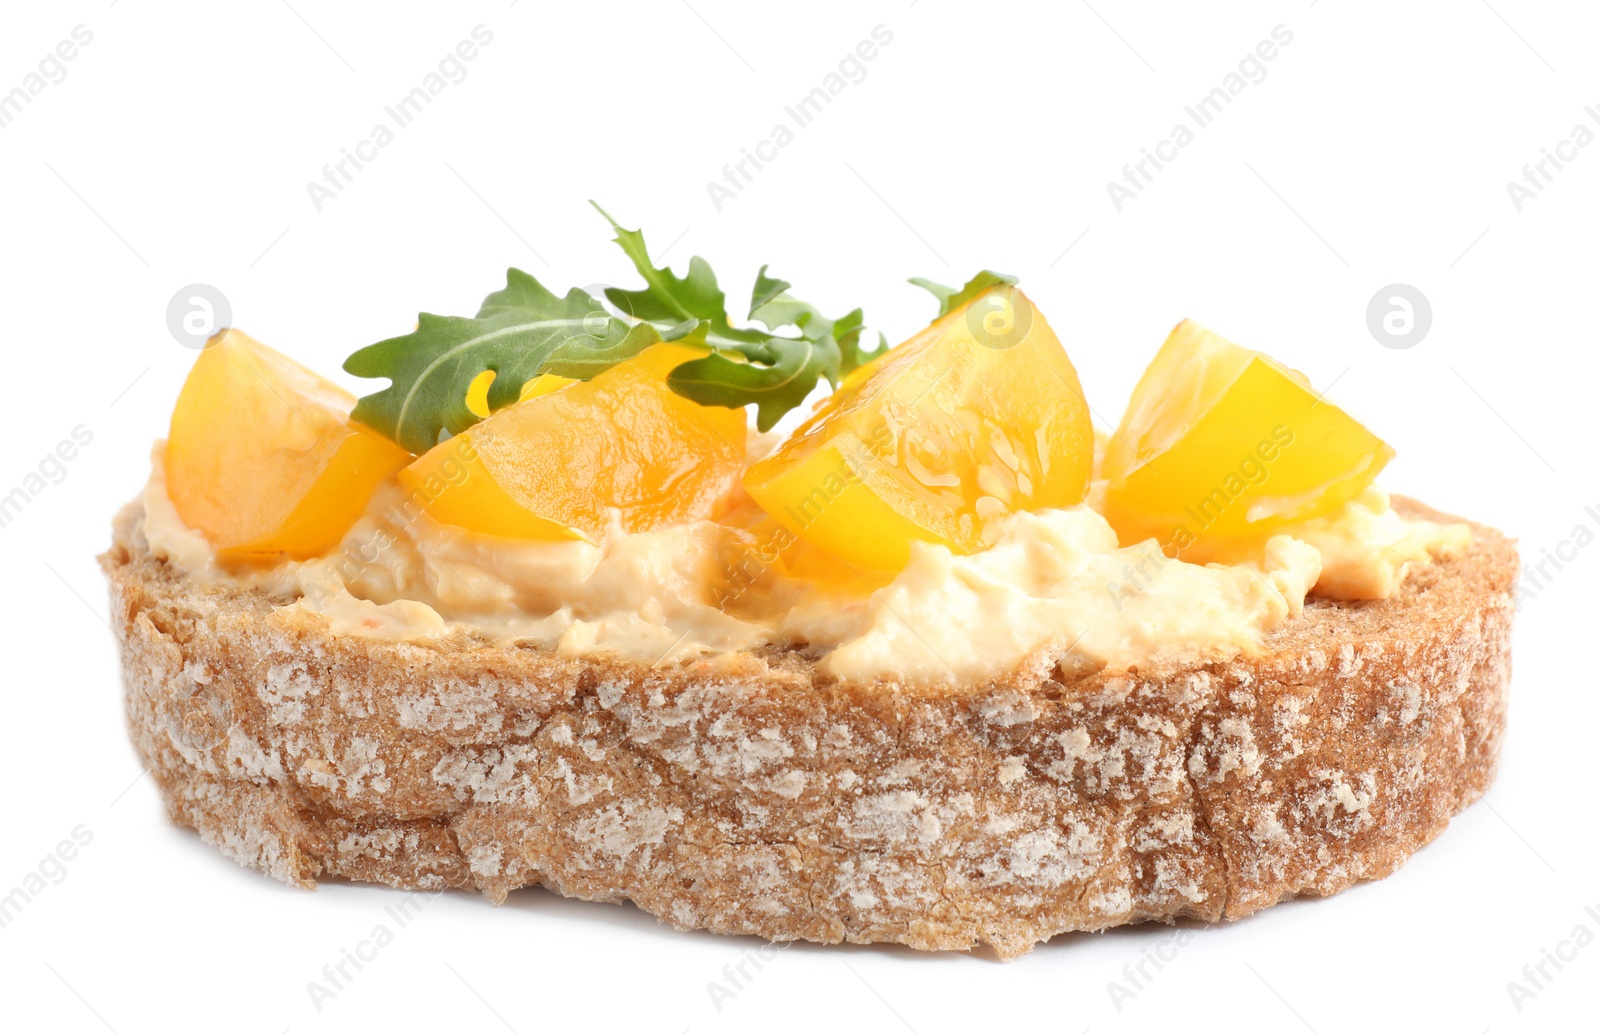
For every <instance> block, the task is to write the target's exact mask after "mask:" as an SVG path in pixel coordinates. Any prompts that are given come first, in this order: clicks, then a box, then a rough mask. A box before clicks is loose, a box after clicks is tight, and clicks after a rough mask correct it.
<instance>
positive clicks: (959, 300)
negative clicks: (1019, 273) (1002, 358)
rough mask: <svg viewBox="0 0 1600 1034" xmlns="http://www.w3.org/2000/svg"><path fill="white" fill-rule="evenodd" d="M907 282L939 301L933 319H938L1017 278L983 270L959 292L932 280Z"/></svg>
mask: <svg viewBox="0 0 1600 1034" xmlns="http://www.w3.org/2000/svg"><path fill="white" fill-rule="evenodd" d="M908 282H909V283H912V284H915V285H916V286H918V287H920V288H922V289H923V290H925V291H928V292H929V293H931V294H932V295H933V296H934V297H935V298H937V299H939V315H938V316H935V317H934V319H939V318H940V317H942V316H948V315H949V314H950V313H951V311H952V310H955V309H959V308H960V307H961V306H963V305H965V304H966V303H967V302H969V301H971V300H972V299H974V298H976V297H977V296H978V295H980V294H982V293H983V292H985V291H987V290H988V289H989V288H991V287H997V286H999V285H1000V284H1015V283H1016V282H1017V278H1016V277H1014V276H1007V275H1006V274H1005V273H996V272H994V271H993V270H989V269H984V270H979V272H978V275H977V276H975V277H973V278H972V279H971V280H968V281H967V283H966V286H965V287H962V288H960V289H959V290H958V289H956V288H954V287H946V286H944V285H943V284H936V283H934V282H933V281H932V280H924V279H923V278H922V277H920V276H914V277H912V278H911V279H910V281H908Z"/></svg>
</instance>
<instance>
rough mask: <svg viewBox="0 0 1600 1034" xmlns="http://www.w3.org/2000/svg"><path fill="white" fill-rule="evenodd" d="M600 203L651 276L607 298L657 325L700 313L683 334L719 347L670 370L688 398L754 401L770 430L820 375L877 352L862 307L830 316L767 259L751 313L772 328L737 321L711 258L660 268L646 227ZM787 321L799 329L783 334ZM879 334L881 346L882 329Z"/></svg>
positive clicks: (832, 380)
mask: <svg viewBox="0 0 1600 1034" xmlns="http://www.w3.org/2000/svg"><path fill="white" fill-rule="evenodd" d="M591 204H593V202H591ZM594 207H595V210H596V211H598V212H599V213H600V214H601V215H603V216H605V218H606V221H607V222H609V223H610V224H611V228H612V229H613V230H614V231H616V235H617V236H616V242H617V244H618V245H619V246H620V247H621V248H622V250H623V253H624V254H626V255H627V256H628V258H629V260H631V261H632V262H633V266H634V268H635V269H637V270H638V271H639V275H640V276H641V277H643V278H644V281H645V286H644V287H643V288H640V289H638V290H631V291H630V290H623V289H621V288H615V287H613V288H608V289H607V290H606V297H607V298H609V299H610V300H611V302H612V303H613V304H615V305H616V306H618V307H619V308H621V309H623V310H624V311H626V312H629V313H631V314H632V315H634V316H636V317H638V318H640V319H644V320H651V321H655V322H657V324H658V326H659V325H661V324H662V323H663V322H664V321H667V320H674V321H676V320H682V321H688V320H697V321H699V326H698V327H697V328H696V329H695V330H694V331H693V332H692V333H689V334H687V335H686V336H684V338H683V339H684V340H693V341H697V342H701V343H704V344H706V345H708V346H710V347H711V348H712V349H714V351H713V353H712V354H711V355H709V356H706V357H704V358H701V359H693V360H690V361H688V362H686V363H683V364H681V365H679V366H678V367H677V368H676V369H674V370H673V371H672V374H671V375H670V376H669V377H668V379H667V384H668V385H669V386H670V387H671V388H672V389H673V390H674V391H676V392H677V393H678V394H680V395H682V396H684V397H685V398H689V399H693V400H694V401H696V402H699V403H700V404H702V405H709V406H729V407H735V408H737V407H742V406H747V405H751V404H754V405H755V406H756V423H757V426H758V427H760V428H761V429H762V430H767V429H768V428H770V427H771V426H772V425H773V424H774V423H776V422H777V420H778V418H779V417H781V416H782V415H783V414H784V413H786V412H788V411H789V410H790V409H793V408H794V407H795V406H797V405H799V404H800V403H801V401H802V400H804V399H805V397H806V396H807V395H809V394H810V393H811V391H812V389H813V388H815V387H816V384H817V380H818V378H825V379H826V380H827V381H828V383H829V384H837V383H838V380H839V377H840V375H841V374H842V373H848V372H849V371H850V370H852V369H854V368H855V367H856V366H858V365H860V363H861V362H863V361H865V360H866V359H868V358H871V357H872V356H873V355H876V354H877V352H871V353H863V352H862V351H861V349H860V347H859V346H860V337H861V331H862V324H863V316H862V313H861V310H860V309H855V310H852V311H851V312H849V313H847V314H846V315H844V316H842V317H840V318H839V319H830V318H828V317H827V316H824V315H823V314H822V312H821V310H819V309H818V308H817V307H816V306H814V305H812V304H810V303H809V302H803V301H801V300H800V299H798V298H795V297H794V296H793V295H791V294H790V293H789V288H790V286H791V285H790V283H789V282H788V281H787V280H781V279H779V278H777V277H773V276H769V275H768V273H767V267H766V266H762V267H761V269H760V271H759V272H758V273H757V274H756V282H755V286H754V287H753V289H752V290H751V292H750V319H751V320H752V321H754V322H758V323H760V324H762V325H763V327H764V328H765V329H763V328H762V327H754V326H751V327H735V326H734V325H733V323H732V322H731V321H730V320H729V318H728V312H727V296H726V295H725V294H724V293H723V291H722V288H721V287H720V286H718V284H717V278H716V274H715V273H713V272H712V270H711V266H710V265H709V264H708V263H707V262H706V261H705V260H704V259H702V258H700V257H699V256H696V257H694V258H692V259H690V260H689V270H688V275H686V276H682V277H680V276H678V275H677V274H675V273H673V272H672V270H671V269H667V268H658V267H656V266H654V265H652V264H651V260H650V251H649V248H647V247H646V245H645V241H644V235H643V233H641V232H640V231H638V230H626V229H623V228H622V226H620V225H619V224H618V223H617V221H616V220H615V219H612V218H611V216H610V215H609V214H608V213H607V212H606V210H605V209H603V208H601V207H600V206H599V205H595V206H594ZM784 327H794V328H795V329H796V330H797V331H798V332H799V333H798V335H793V334H783V333H779V330H780V329H781V328H784ZM678 329H679V328H673V332H677V331H678ZM662 333H663V335H664V336H665V335H666V334H668V331H666V330H663V331H662ZM669 339H670V338H669ZM879 340H880V349H881V347H882V335H879Z"/></svg>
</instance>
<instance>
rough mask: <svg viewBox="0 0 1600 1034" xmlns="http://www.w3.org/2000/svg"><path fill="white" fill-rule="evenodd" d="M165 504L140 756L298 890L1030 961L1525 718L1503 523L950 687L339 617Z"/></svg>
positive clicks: (136, 633) (1325, 858)
mask: <svg viewBox="0 0 1600 1034" xmlns="http://www.w3.org/2000/svg"><path fill="white" fill-rule="evenodd" d="M1396 507H1397V508H1398V509H1401V510H1402V512H1406V513H1409V514H1414V515H1419V516H1425V517H1430V518H1433V519H1441V520H1442V519H1453V518H1445V517H1443V515H1440V514H1437V513H1434V512H1433V511H1430V510H1428V509H1426V508H1425V507H1422V506H1420V505H1419V504H1416V503H1413V502H1410V501H1407V500H1399V499H1397V500H1396ZM141 525H142V515H141V514H140V512H139V511H138V508H137V506H132V507H130V508H129V509H128V510H126V511H124V513H123V515H122V516H121V517H119V519H118V522H117V526H116V533H115V541H114V545H113V546H112V548H111V549H110V550H109V551H108V552H107V553H105V554H104V555H103V556H102V557H101V558H100V561H101V565H102V567H103V568H104V570H105V572H106V576H107V578H108V580H109V582H110V587H111V603H112V606H111V616H112V624H113V626H114V628H115V630H116V635H117V638H118V641H119V644H120V648H121V657H122V667H123V675H124V680H125V683H126V690H127V719H128V726H129V729H130V732H131V734H132V738H133V742H134V745H135V747H136V748H137V750H138V753H139V756H140V758H141V760H142V761H143V762H144V763H145V764H146V765H147V766H148V767H149V769H150V772H151V774H152V775H153V777H154V779H155V781H156V784H157V785H158V786H159V787H160V789H161V793H162V796H163V798H164V800H165V802H166V805H167V809H168V812H169V813H170V815H171V817H172V819H173V820H174V821H175V822H177V823H179V824H181V825H184V826H189V827H192V828H194V829H196V830H198V831H199V833H200V835H201V837H202V838H203V839H204V840H206V841H207V842H209V843H211V844H214V845H215V846H217V847H218V848H219V849H221V850H222V852H223V853H224V854H226V855H228V856H229V857H232V858H233V859H235V860H236V861H238V862H240V863H242V864H244V865H247V866H251V867H254V868H256V869H259V870H261V871H262V872H264V873H266V874H268V875H270V876H272V877H274V878H275V879H279V880H282V881H284V882H286V883H291V884H297V885H300V886H303V887H308V888H309V887H314V886H315V885H316V881H317V880H318V879H321V878H333V877H338V878H346V879H352V880H363V881H369V882H375V883H382V884H388V885H390V886H394V887H404V888H417V889H440V888H446V887H462V888H465V887H471V888H476V889H478V890H481V891H483V892H484V893H486V894H487V895H488V896H489V897H490V898H491V899H492V900H493V901H495V902H497V903H498V902H500V901H502V900H504V898H505V896H506V895H507V893H509V892H510V891H512V890H514V889H516V888H518V887H524V886H530V885H543V886H545V887H548V888H550V889H551V890H553V891H556V892H557V893H560V894H564V895H568V896H571V897H577V898H584V899H588V900H596V901H620V900H624V899H627V900H631V901H633V902H635V903H636V904H637V905H638V906H639V907H641V908H643V909H645V910H646V911H648V912H651V913H653V914H654V915H656V916H658V917H660V918H661V919H662V920H664V921H665V922H668V923H670V924H672V925H673V926H675V927H677V928H679V929H685V930H687V929H707V930H712V931H715V932H717V933H726V934H753V935H757V936H760V937H765V938H769V939H772V940H778V941H787V940H795V939H804V940H810V941H818V942H823V943H838V942H840V941H849V942H853V943H873V942H886V941H887V942H897V943H901V944H906V945H910V946H911V947H913V948H919V949H967V948H972V947H974V946H978V945H988V946H990V947H991V948H992V949H993V950H994V951H995V952H996V953H997V954H999V955H1000V956H1001V957H1003V958H1010V957H1014V956H1017V955H1020V954H1022V953H1024V952H1026V951H1028V950H1029V949H1030V948H1032V946H1033V945H1034V944H1036V943H1038V942H1040V941H1043V940H1045V939H1048V938H1049V937H1051V936H1053V935H1055V934H1058V933H1062V932H1065V931H1070V930H1099V929H1104V928H1106V927H1111V926H1116V925H1120V924H1123V923H1134V922H1140V921H1144V920H1163V921H1171V920H1174V919H1178V918H1181V917H1194V918H1198V919H1202V920H1206V921H1216V920H1223V919H1230V920H1231V919H1237V918H1239V917H1241V916H1246V915H1249V914H1250V913H1252V912H1255V911H1256V910H1258V909H1261V908H1264V907H1266V906H1268V905H1272V904H1274V903H1276V902H1279V901H1283V900H1285V899H1288V898H1292V897H1295V896H1296V895H1325V894H1332V893H1336V892H1338V891H1340V890H1343V889H1344V888H1346V887H1348V886H1350V885H1351V884H1353V883H1355V882H1356V881H1358V880H1365V879H1377V878H1381V877H1384V876H1387V875H1389V874H1390V873H1391V872H1393V871H1394V870H1395V869H1397V868H1398V867H1399V866H1400V865H1401V863H1402V862H1403V861H1404V860H1405V859H1406V858H1407V857H1408V856H1409V855H1410V854H1411V853H1412V852H1414V851H1416V850H1417V849H1418V848H1420V847H1421V846H1422V845H1424V844H1426V843H1427V842H1428V841H1430V840H1432V839H1433V838H1434V837H1435V836H1437V835H1438V834H1439V833H1440V832H1441V831H1442V830H1443V829H1444V828H1445V826H1446V825H1447V824H1448V822H1449V819H1450V817H1451V816H1452V815H1454V814H1455V813H1456V812H1458V811H1460V810H1461V809H1462V808H1464V807H1466V806H1467V805H1468V804H1470V803H1471V802H1472V801H1474V800H1476V799H1477V798H1478V797H1479V796H1481V795H1482V794H1483V792H1484V791H1485V790H1486V789H1487V788H1488V786H1489V784H1490V782H1491V781H1492V780H1493V778H1494V774H1495V769H1496V764H1497V761H1498V758H1499V753H1500V742H1501V738H1502V735H1503V732H1504V727H1505V711H1506V692H1507V686H1508V682H1509V679H1510V674H1511V657H1510V634H1511V623H1512V615H1513V612H1514V609H1515V608H1514V602H1513V594H1514V583H1515V578H1516V570H1517V556H1516V551H1515V548H1514V545H1513V544H1512V543H1511V542H1510V541H1509V540H1508V539H1506V538H1505V537H1504V536H1502V535H1500V534H1499V533H1498V532H1496V531H1493V530H1492V529H1489V528H1485V527H1481V526H1474V527H1473V532H1474V542H1473V545H1472V548H1471V550H1470V552H1469V553H1468V554H1467V555H1466V556H1465V557H1463V558H1461V559H1459V560H1453V561H1446V562H1442V563H1439V564H1436V565H1434V566H1432V567H1429V568H1427V569H1424V570H1422V571H1419V572H1416V573H1414V574H1413V575H1412V577H1411V578H1410V579H1409V580H1408V582H1407V584H1406V586H1405V588H1404V589H1403V591H1402V592H1401V593H1400V594H1399V595H1398V596H1396V597H1394V598H1393V599H1390V600H1385V601H1379V602H1368V603H1336V602H1330V601H1324V600H1313V601H1308V603H1307V607H1306V610H1305V615H1304V618H1303V619H1302V620H1299V621H1291V622H1289V623H1288V624H1286V625H1285V626H1284V627H1283V628H1281V629H1279V630H1277V631H1275V632H1274V633H1272V634H1270V635H1269V636H1268V637H1267V639H1266V643H1265V647H1266V648H1265V650H1264V652H1263V653H1262V654H1261V655H1259V656H1241V657H1239V658H1236V659H1235V660H1233V661H1231V662H1228V663H1225V664H1211V665H1206V666H1204V667H1201V668H1195V669H1191V670H1185V671H1176V672H1143V671H1137V670H1128V671H1090V672H1074V671H1071V670H1067V666H1066V665H1060V664H1058V663H1057V658H1056V657H1054V656H1049V655H1041V656H1038V657H1035V658H1032V659H1030V661H1029V662H1028V663H1027V664H1025V665H1024V666H1023V668H1022V670H1021V671H1019V672H1017V673H1016V674H1015V675H1014V676H1012V677H1008V678H1006V679H1003V680H1000V681H997V682H994V683H990V684H986V685H982V686H975V687H970V688H965V689H959V690H948V689H946V690H927V689H917V688H911V687H907V686H903V685H898V684H893V683H889V684H879V685H874V686H861V685H854V684H846V683H841V682H838V681H836V680H831V679H829V678H828V677H826V676H825V675H824V674H822V673H821V672H820V670H819V669H818V668H817V666H816V665H815V664H814V663H812V662H810V661H808V660H806V659H804V658H802V657H800V656H798V655H795V654H792V653H780V652H774V653H771V654H768V655H763V656H756V657H746V658H741V659H739V660H737V661H734V662H732V663H729V662H726V661H724V662H723V663H721V664H715V665H713V664H700V665H690V666H684V667H672V668H652V667H648V666H644V665H639V664H633V663H624V662H616V661H604V660H594V659H568V658H562V657H558V656H555V655H554V654H552V653H551V652H549V651H546V650H540V649H533V648H522V647H515V646H512V647H506V646H495V645H493V644H489V643H487V642H483V641H478V640H472V639H467V638H463V639H461V640H459V641H453V642H446V643H443V644H437V645H422V644H407V643H395V642H384V641H374V640H367V639H360V638H355V637H351V636H343V635H334V634H331V633H330V632H329V631H328V630H327V626H326V624H325V623H324V622H323V620H322V619H321V618H319V617H317V616H315V615H313V614H310V613H308V612H306V611H303V610H302V609H300V608H282V607H281V606H279V604H281V603H282V602H284V601H274V600H272V599H270V598H268V597H267V596H265V595H263V594H262V593H260V592H256V591H252V590H245V589H241V588H239V587H237V586H230V585H209V584H202V583H200V582H196V581H192V580H187V579H185V578H183V577H181V576H179V575H177V574H176V573H175V572H174V571H173V570H172V569H171V568H169V567H168V565H167V564H166V563H165V562H164V561H162V560H160V559H157V558H155V557H153V556H152V555H151V554H150V552H149V549H148V546H147V544H146V543H145V541H144V537H143V533H142V530H141Z"/></svg>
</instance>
